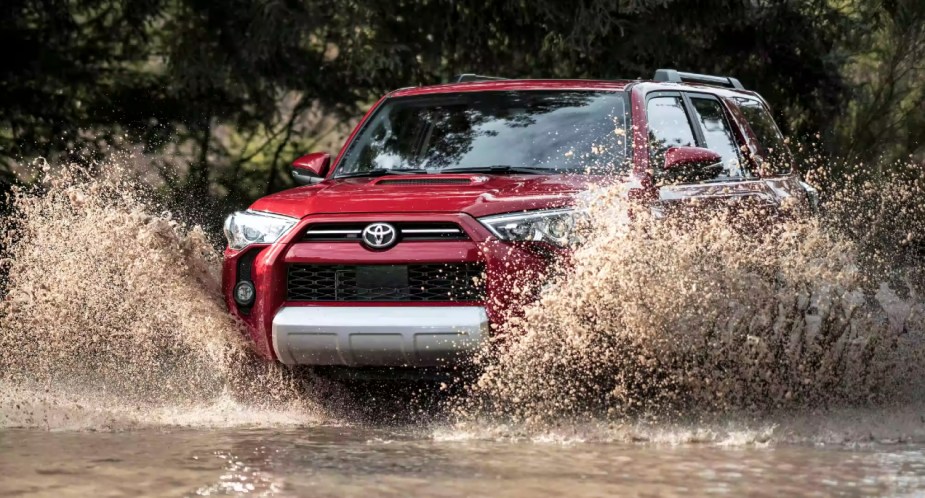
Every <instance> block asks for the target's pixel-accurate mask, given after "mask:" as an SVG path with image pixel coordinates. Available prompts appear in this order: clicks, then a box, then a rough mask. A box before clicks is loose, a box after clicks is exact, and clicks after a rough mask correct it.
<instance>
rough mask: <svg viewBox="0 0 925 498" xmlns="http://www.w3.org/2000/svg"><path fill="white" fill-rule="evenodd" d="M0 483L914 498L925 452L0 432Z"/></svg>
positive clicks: (410, 435)
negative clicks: (901, 497) (896, 497)
mask: <svg viewBox="0 0 925 498" xmlns="http://www.w3.org/2000/svg"><path fill="white" fill-rule="evenodd" d="M0 473H2V476H3V477H2V479H0V494H3V495H19V494H23V495H32V494H35V495H48V496H125V495H152V496H154V495H158V496H181V495H206V496H209V495H228V494H253V495H257V496H294V495H300V496H409V495H418V496H575V497H577V496H618V495H624V496H626V495H630V496H632V495H641V496H656V495H659V496H691V495H695V496H696V495H701V494H724V495H729V496H742V495H750V496H787V495H791V496H793V495H802V496H832V495H847V496H857V495H921V494H923V493H925V446H923V445H921V444H907V443H892V444H884V443H876V442H869V443H864V444H856V445H848V446H846V445H839V444H834V445H821V446H815V445H809V444H797V445H792V444H771V445H746V446H738V447H737V446H733V447H720V446H716V445H714V444H702V443H701V444H696V443H687V444H680V445H670V444H644V443H623V442H620V443H589V442H584V443H578V442H572V443H562V442H532V441H530V442H509V441H472V440H462V441H460V440H439V439H435V438H433V437H429V435H427V434H421V433H420V432H419V431H416V430H409V431H402V430H382V429H371V428H363V427H337V426H330V427H305V428H288V429H236V430H229V429H213V430H191V429H165V428H161V429H145V430H139V431H133V432H116V433H96V432H89V433H88V432H64V433H56V432H46V431H33V430H7V431H3V432H0Z"/></svg>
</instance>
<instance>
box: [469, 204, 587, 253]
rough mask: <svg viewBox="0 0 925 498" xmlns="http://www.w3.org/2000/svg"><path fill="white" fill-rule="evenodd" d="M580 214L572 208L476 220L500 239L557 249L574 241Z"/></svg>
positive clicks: (575, 240)
mask: <svg viewBox="0 0 925 498" xmlns="http://www.w3.org/2000/svg"><path fill="white" fill-rule="evenodd" d="M581 216H582V213H581V212H579V211H576V210H574V209H548V210H543V211H530V212H526V213H515V214H502V215H497V216H486V217H484V218H479V221H480V222H481V223H482V224H483V225H485V227H486V228H488V230H490V231H491V233H493V234H495V236H496V237H498V238H499V239H501V240H509V241H535V242H549V243H552V244H555V245H557V246H560V247H564V246H567V245H569V244H571V243H574V242H577V239H576V235H577V234H576V230H575V227H576V225H578V223H579V221H580V219H581Z"/></svg>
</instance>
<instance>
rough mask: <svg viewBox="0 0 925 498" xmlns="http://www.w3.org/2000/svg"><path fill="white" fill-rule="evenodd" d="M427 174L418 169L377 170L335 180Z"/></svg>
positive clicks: (425, 171) (424, 170) (351, 174)
mask: <svg viewBox="0 0 925 498" xmlns="http://www.w3.org/2000/svg"><path fill="white" fill-rule="evenodd" d="M423 173H427V170H426V169H418V168H397V169H389V168H376V169H371V170H367V171H355V172H353V173H344V174H342V175H337V176H335V177H334V178H358V177H362V176H387V175H420V174H423Z"/></svg>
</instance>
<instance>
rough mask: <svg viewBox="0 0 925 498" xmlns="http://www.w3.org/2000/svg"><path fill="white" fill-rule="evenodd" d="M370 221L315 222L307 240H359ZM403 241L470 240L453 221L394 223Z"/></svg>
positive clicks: (303, 237)
mask: <svg viewBox="0 0 925 498" xmlns="http://www.w3.org/2000/svg"><path fill="white" fill-rule="evenodd" d="M369 224H370V222H362V223H357V222H347V223H315V224H312V225H309V227H308V228H307V229H306V230H305V235H303V236H302V240H304V241H306V242H359V241H360V234H362V233H363V229H364V228H366V226H367V225H369ZM392 225H394V226H395V228H396V229H398V234H399V239H398V242H402V241H407V242H411V241H428V240H429V241H434V240H438V241H439V240H469V236H468V235H466V232H464V231H463V230H462V228H460V227H459V225H457V224H456V223H453V222H451V221H449V222H448V221H402V222H395V223H392Z"/></svg>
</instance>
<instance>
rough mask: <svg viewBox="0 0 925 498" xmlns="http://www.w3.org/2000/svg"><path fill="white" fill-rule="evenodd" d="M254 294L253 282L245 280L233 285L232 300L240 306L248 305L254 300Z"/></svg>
mask: <svg viewBox="0 0 925 498" xmlns="http://www.w3.org/2000/svg"><path fill="white" fill-rule="evenodd" d="M254 294H255V292H254V284H253V283H251V282H248V281H246V280H245V281H244V282H239V283H238V285H236V286H235V287H234V300H235V301H237V303H238V304H240V305H241V306H250V305H251V304H252V303H253V302H254Z"/></svg>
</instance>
